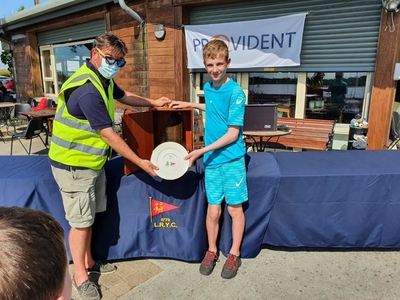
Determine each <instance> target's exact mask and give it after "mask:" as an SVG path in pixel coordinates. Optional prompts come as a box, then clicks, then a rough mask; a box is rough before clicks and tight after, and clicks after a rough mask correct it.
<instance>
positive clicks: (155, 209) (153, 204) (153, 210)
mask: <svg viewBox="0 0 400 300" xmlns="http://www.w3.org/2000/svg"><path fill="white" fill-rule="evenodd" d="M149 200H150V222H152V219H153V217H155V216H157V215H159V214H162V213H165V212H167V211H171V210H174V209H177V208H179V207H178V206H175V205H172V204H169V203H165V202H162V201H159V200H153V198H152V197H149Z"/></svg>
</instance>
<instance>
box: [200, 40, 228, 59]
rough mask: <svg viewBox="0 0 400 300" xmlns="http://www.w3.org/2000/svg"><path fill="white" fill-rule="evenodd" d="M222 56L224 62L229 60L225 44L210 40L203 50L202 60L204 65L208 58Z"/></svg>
mask: <svg viewBox="0 0 400 300" xmlns="http://www.w3.org/2000/svg"><path fill="white" fill-rule="evenodd" d="M220 55H222V56H224V57H225V61H228V59H229V50H228V46H227V45H226V44H225V42H223V41H221V40H211V41H209V42H208V43H207V44H206V45H205V46H204V48H203V60H204V63H205V62H206V59H208V58H217V57H218V56H220Z"/></svg>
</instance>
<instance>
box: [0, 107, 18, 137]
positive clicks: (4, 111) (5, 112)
mask: <svg viewBox="0 0 400 300" xmlns="http://www.w3.org/2000/svg"><path fill="white" fill-rule="evenodd" d="M14 106H15V103H13V102H0V124H1V123H2V122H3V123H4V125H3V126H6V127H7V132H8V126H9V125H10V116H11V112H12V109H13V108H14ZM0 138H1V139H2V140H3V142H4V139H3V133H2V132H1V130H0Z"/></svg>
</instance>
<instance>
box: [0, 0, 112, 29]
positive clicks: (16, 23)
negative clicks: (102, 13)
mask: <svg viewBox="0 0 400 300" xmlns="http://www.w3.org/2000/svg"><path fill="white" fill-rule="evenodd" d="M110 2H113V3H116V2H118V0H52V1H45V2H43V3H40V4H38V5H35V6H34V7H31V8H28V9H24V10H22V11H19V12H17V13H15V14H12V15H10V16H7V17H4V18H2V19H0V29H2V30H3V32H6V31H10V30H16V29H18V28H22V27H25V26H29V25H33V24H36V23H40V22H43V21H47V20H51V19H54V18H57V17H62V16H65V15H68V14H72V13H77V12H81V11H84V10H87V9H90V8H93V7H96V6H100V5H103V4H106V3H110Z"/></svg>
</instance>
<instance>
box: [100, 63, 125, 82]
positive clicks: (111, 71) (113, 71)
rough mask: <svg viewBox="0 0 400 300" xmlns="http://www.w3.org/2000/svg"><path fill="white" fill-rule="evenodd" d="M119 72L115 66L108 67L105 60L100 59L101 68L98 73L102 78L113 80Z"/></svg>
mask: <svg viewBox="0 0 400 300" xmlns="http://www.w3.org/2000/svg"><path fill="white" fill-rule="evenodd" d="M119 70H120V68H119V67H118V66H117V64H113V65H109V64H108V63H107V61H106V60H105V58H103V59H102V61H101V66H100V67H99V72H100V74H101V75H102V76H103V77H104V78H106V79H111V78H113V77H114V76H115V75H117V74H118V72H119Z"/></svg>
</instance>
